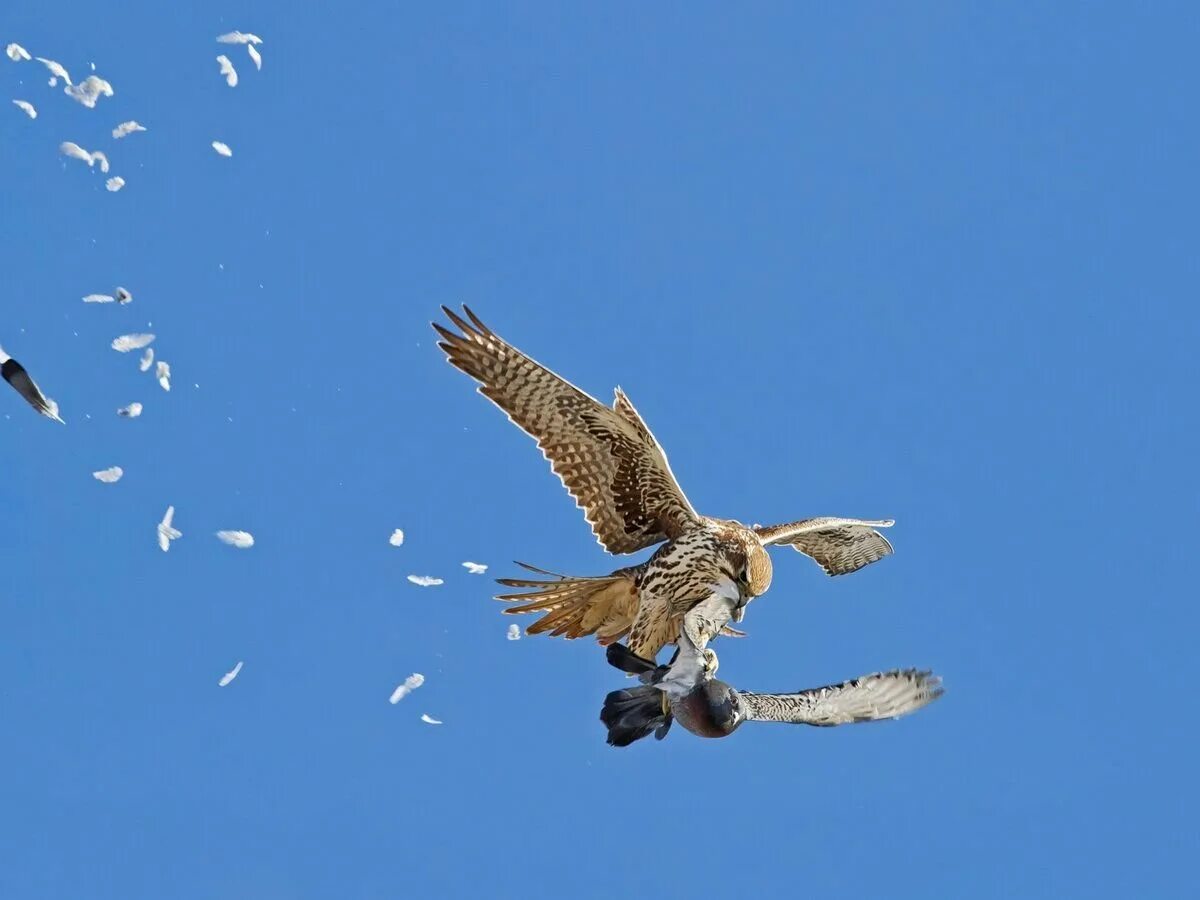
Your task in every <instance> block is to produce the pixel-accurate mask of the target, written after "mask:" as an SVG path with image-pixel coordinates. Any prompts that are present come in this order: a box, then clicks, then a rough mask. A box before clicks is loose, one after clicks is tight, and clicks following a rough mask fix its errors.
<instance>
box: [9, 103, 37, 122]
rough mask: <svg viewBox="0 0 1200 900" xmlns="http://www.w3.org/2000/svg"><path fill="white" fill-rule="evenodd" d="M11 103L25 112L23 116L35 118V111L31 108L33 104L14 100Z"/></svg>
mask: <svg viewBox="0 0 1200 900" xmlns="http://www.w3.org/2000/svg"><path fill="white" fill-rule="evenodd" d="M13 103H15V104H16V105H17V106H19V107H20V108H21V109H23V110H24V111H25V115H27V116H29V118H31V119H36V118H37V110H36V109H34V108H33V104H32V103H30V102H29V101H28V100H14V101H13Z"/></svg>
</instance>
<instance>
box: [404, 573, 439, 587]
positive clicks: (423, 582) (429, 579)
mask: <svg viewBox="0 0 1200 900" xmlns="http://www.w3.org/2000/svg"><path fill="white" fill-rule="evenodd" d="M408 580H409V581H411V582H412V583H413V584H415V585H418V586H420V587H436V586H437V585H439V584H445V582H444V581H443V580H442V579H440V578H434V577H433V576H431V575H409V576H408Z"/></svg>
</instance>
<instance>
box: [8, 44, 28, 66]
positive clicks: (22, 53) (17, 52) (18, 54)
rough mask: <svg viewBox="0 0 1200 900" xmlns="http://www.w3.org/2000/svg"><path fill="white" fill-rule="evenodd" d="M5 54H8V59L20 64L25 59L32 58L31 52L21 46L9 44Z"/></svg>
mask: <svg viewBox="0 0 1200 900" xmlns="http://www.w3.org/2000/svg"><path fill="white" fill-rule="evenodd" d="M4 52H5V53H7V54H8V58H9V59H11V60H12V61H13V62H20V61H21V60H23V59H24V60H28V59H29V58H30V57H29V51H28V50H26V49H25V48H24V47H22V46H21V45H20V44H9V45H8V46H7V47H5V48H4Z"/></svg>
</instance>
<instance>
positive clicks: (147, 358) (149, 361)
mask: <svg viewBox="0 0 1200 900" xmlns="http://www.w3.org/2000/svg"><path fill="white" fill-rule="evenodd" d="M152 365H154V348H153V347H147V348H146V352H145V353H143V354H142V361H141V362H139V363H138V368H139V369H141V370H142V371H143V372H149V371H150V367H151V366H152Z"/></svg>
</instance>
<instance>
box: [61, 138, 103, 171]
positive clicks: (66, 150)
mask: <svg viewBox="0 0 1200 900" xmlns="http://www.w3.org/2000/svg"><path fill="white" fill-rule="evenodd" d="M58 152H59V153H61V154H62V155H63V156H69V157H71V158H72V159H79V160H83V162H85V163H87V164H88V168H89V169H90V168H91V167H92V166H94V165H95V164H96V163H100V171H101V172H104V173H105V174H108V157H107V156H105V155H104V152H103V151H101V150H97V151H95V152H94V153H88V152H87V151H86V150H84V149H83V148H82V147H80V146H79V145H78V144H76V143H75V142H74V141H63V142H62V143H61V144H59V145H58Z"/></svg>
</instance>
